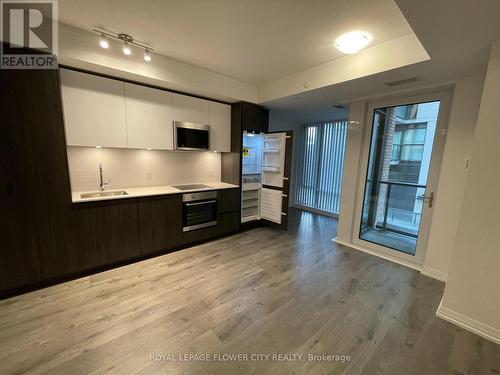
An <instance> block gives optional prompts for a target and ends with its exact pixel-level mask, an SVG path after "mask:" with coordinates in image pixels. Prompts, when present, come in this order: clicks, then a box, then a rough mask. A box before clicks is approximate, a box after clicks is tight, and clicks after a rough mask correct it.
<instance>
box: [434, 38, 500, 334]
mask: <svg viewBox="0 0 500 375" xmlns="http://www.w3.org/2000/svg"><path fill="white" fill-rule="evenodd" d="M499 103H500V41H499V42H497V43H496V44H495V45H494V46H493V48H492V52H491V56H490V60H489V63H488V70H487V73H486V79H485V84H484V90H483V95H482V100H481V105H480V108H479V116H478V121H477V126H476V131H475V135H474V142H473V144H472V159H471V165H470V171H469V176H468V179H467V183H466V186H465V194H464V200H463V205H462V208H461V210H460V220H459V224H458V230H457V232H456V233H457V234H456V240H455V250H454V252H453V256H452V260H451V264H450V269H449V274H448V279H447V284H446V289H445V292H444V296H443V301H442V305H441V306H440V310H439V311H438V313H439V314H440V315H441V316H443V317H445V318H447V319H450V320H454V321H455V322H457V323H459V324H462V325H465V326H467V328H469V329H472V330H475V331H476V332H478V333H481V334H483V335H484V336H486V337H490V338H491V339H493V340H494V341H496V342H497V343H500V147H499V140H500V120H499V116H498V111H499Z"/></svg>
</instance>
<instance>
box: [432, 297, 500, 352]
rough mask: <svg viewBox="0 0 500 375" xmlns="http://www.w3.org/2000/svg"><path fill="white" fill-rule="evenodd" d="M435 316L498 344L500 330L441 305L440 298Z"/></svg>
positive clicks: (499, 341)
mask: <svg viewBox="0 0 500 375" xmlns="http://www.w3.org/2000/svg"><path fill="white" fill-rule="evenodd" d="M436 316H437V317H439V318H441V319H443V320H446V321H447V322H450V323H452V324H455V325H457V326H459V327H461V328H463V329H466V330H467V331H470V332H472V333H475V334H476V335H479V336H481V337H484V338H485V339H487V340H490V341H493V342H494V343H496V344H499V345H500V330H498V329H496V328H493V327H491V326H489V325H487V324H484V323H481V322H479V321H477V320H475V319H472V318H469V317H468V316H465V315H462V314H460V313H458V312H456V311H453V310H451V309H449V308H447V307H445V306H443V300H442V299H441V302H440V303H439V307H438V309H437V311H436Z"/></svg>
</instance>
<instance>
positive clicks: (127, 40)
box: [92, 29, 154, 62]
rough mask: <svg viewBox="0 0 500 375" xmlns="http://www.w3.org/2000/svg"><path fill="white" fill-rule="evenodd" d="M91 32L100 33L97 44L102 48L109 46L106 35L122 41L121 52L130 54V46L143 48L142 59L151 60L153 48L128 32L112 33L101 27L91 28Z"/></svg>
mask: <svg viewBox="0 0 500 375" xmlns="http://www.w3.org/2000/svg"><path fill="white" fill-rule="evenodd" d="M92 31H93V32H95V33H97V34H99V35H100V39H99V45H100V46H101V47H102V48H109V42H108V37H109V38H113V39H117V40H120V41H122V42H123V47H122V51H123V54H124V55H126V56H130V55H131V54H132V46H135V47H139V48H143V49H144V60H145V61H148V62H149V61H151V51H154V50H153V48H151V47H150V46H148V45H146V44H143V43H139V42H137V41H135V40H134V38H132V37H131V36H130V35H128V34H114V33H112V32H109V31H105V30H101V29H92Z"/></svg>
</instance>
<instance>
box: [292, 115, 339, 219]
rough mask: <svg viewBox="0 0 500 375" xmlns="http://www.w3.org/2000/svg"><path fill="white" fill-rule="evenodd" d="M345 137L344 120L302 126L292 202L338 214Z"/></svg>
mask: <svg viewBox="0 0 500 375" xmlns="http://www.w3.org/2000/svg"><path fill="white" fill-rule="evenodd" d="M346 136H347V121H337V122H328V123H322V124H314V125H306V126H305V127H304V132H303V136H302V144H301V145H300V150H299V160H298V163H299V168H298V169H299V171H298V176H297V179H296V180H295V181H296V182H295V204H297V205H300V206H305V207H310V208H315V209H318V210H321V211H326V212H330V213H334V214H338V212H339V204H340V187H341V184H342V171H343V166H344V152H345V142H346Z"/></svg>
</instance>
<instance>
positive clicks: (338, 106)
mask: <svg viewBox="0 0 500 375" xmlns="http://www.w3.org/2000/svg"><path fill="white" fill-rule="evenodd" d="M332 107H333V108H335V109H344V108H345V107H344V106H343V105H340V104H337V105H332Z"/></svg>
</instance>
